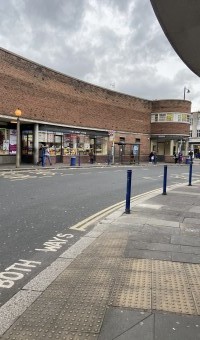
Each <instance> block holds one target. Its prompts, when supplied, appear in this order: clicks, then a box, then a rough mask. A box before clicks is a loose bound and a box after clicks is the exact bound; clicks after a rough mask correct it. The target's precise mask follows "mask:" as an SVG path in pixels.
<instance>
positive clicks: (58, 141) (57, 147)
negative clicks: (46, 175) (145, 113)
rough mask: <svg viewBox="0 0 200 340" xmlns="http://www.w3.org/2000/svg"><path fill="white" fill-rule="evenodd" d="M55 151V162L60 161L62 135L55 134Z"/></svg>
mask: <svg viewBox="0 0 200 340" xmlns="http://www.w3.org/2000/svg"><path fill="white" fill-rule="evenodd" d="M54 145H55V152H56V163H61V162H62V136H61V135H55V143H54Z"/></svg>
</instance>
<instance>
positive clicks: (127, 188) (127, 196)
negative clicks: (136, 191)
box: [125, 170, 132, 214]
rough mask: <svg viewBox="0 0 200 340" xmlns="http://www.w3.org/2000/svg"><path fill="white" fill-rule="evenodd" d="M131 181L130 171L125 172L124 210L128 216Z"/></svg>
mask: <svg viewBox="0 0 200 340" xmlns="http://www.w3.org/2000/svg"><path fill="white" fill-rule="evenodd" d="M131 179H132V170H127V186H126V209H125V213H126V214H130V211H131V210H130V203H131Z"/></svg>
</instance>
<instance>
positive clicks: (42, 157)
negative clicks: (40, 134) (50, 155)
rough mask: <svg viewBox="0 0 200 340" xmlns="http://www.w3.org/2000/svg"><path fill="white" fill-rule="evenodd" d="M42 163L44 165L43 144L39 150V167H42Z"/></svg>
mask: <svg viewBox="0 0 200 340" xmlns="http://www.w3.org/2000/svg"><path fill="white" fill-rule="evenodd" d="M40 163H42V166H43V163H44V145H43V144H41V145H40V148H39V161H38V162H37V165H40Z"/></svg>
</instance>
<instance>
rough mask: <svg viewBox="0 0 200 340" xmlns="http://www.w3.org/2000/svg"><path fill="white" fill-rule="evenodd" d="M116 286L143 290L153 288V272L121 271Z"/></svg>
mask: <svg viewBox="0 0 200 340" xmlns="http://www.w3.org/2000/svg"><path fill="white" fill-rule="evenodd" d="M115 285H116V286H119V287H122V286H129V287H140V288H141V289H148V288H149V289H150V288H151V272H139V271H130V270H129V271H120V272H119V274H118V276H117V278H116V281H115Z"/></svg>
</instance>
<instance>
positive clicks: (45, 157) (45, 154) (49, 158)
mask: <svg viewBox="0 0 200 340" xmlns="http://www.w3.org/2000/svg"><path fill="white" fill-rule="evenodd" d="M46 159H48V162H49V165H52V163H51V157H50V150H49V146H48V145H46V146H45V148H44V162H43V166H45V164H46Z"/></svg>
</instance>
